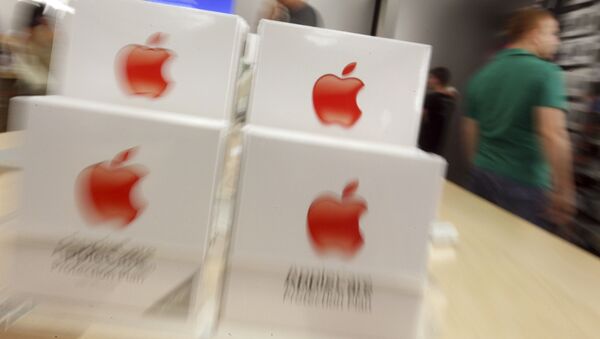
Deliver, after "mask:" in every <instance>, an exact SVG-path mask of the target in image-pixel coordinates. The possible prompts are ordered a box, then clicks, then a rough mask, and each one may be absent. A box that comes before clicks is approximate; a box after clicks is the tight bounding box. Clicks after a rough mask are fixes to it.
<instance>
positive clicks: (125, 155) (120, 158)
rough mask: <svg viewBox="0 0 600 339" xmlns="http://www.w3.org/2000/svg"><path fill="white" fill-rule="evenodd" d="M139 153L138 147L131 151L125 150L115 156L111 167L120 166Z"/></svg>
mask: <svg viewBox="0 0 600 339" xmlns="http://www.w3.org/2000/svg"><path fill="white" fill-rule="evenodd" d="M136 151H137V147H132V148H130V149H127V150H124V151H123V152H121V153H119V154H117V155H115V156H114V158H113V159H112V161H111V162H110V165H111V167H115V166H119V165H121V164H122V163H124V162H125V161H127V160H128V159H129V158H130V157H131V156H133V154H134V153H135V152H136Z"/></svg>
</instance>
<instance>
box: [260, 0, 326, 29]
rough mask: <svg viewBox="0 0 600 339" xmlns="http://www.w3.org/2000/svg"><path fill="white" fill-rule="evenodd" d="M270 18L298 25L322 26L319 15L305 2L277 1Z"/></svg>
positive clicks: (298, 0)
mask: <svg viewBox="0 0 600 339" xmlns="http://www.w3.org/2000/svg"><path fill="white" fill-rule="evenodd" d="M269 18H270V19H271V20H277V21H285V22H289V23H292V24H298V25H305V26H313V27H319V26H322V25H321V24H320V21H321V20H320V16H319V13H318V12H317V10H315V9H314V8H313V7H312V6H311V5H309V4H308V3H306V1H305V0H277V1H276V4H275V5H274V6H273V9H272V11H271V14H270V16H269Z"/></svg>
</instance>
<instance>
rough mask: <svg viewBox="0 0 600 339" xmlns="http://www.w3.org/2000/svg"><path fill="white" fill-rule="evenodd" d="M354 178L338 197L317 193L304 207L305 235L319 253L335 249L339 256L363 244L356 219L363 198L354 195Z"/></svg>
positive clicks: (353, 252)
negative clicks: (308, 204)
mask: <svg viewBox="0 0 600 339" xmlns="http://www.w3.org/2000/svg"><path fill="white" fill-rule="evenodd" d="M358 184H359V183H358V180H353V181H351V182H349V183H348V184H347V185H346V187H345V188H344V190H343V192H342V196H341V200H340V199H339V198H338V197H336V196H335V195H333V194H330V193H325V194H322V195H320V196H319V197H317V198H316V199H315V200H314V201H313V202H312V204H311V205H310V207H309V209H308V213H307V216H306V224H307V229H308V236H309V238H310V241H311V244H312V245H313V248H314V249H315V251H316V252H317V253H318V254H320V255H323V254H326V253H328V252H337V253H338V254H341V255H342V256H343V257H346V258H351V257H353V256H355V255H356V254H357V253H358V251H359V250H360V249H361V248H362V246H363V244H364V240H363V236H362V234H361V232H360V225H359V220H360V217H361V215H362V214H363V213H364V212H366V211H367V204H366V202H365V201H364V200H363V199H362V198H360V197H356V196H355V194H356V191H357V190H358Z"/></svg>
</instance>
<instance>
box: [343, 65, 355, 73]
mask: <svg viewBox="0 0 600 339" xmlns="http://www.w3.org/2000/svg"><path fill="white" fill-rule="evenodd" d="M355 68H356V62H351V63H349V64H348V65H346V67H344V70H343V71H342V75H349V74H350V73H352V72H354V69H355Z"/></svg>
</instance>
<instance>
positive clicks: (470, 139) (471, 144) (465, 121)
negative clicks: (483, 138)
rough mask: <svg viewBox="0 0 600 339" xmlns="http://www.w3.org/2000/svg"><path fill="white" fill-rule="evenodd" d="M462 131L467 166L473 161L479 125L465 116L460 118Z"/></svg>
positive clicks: (477, 141)
mask: <svg viewBox="0 0 600 339" xmlns="http://www.w3.org/2000/svg"><path fill="white" fill-rule="evenodd" d="M462 131H463V136H464V144H465V152H466V155H467V159H468V160H469V164H472V163H473V161H474V160H475V153H477V144H478V143H479V125H478V124H477V121H475V120H474V119H472V118H469V117H466V116H465V117H463V118H462Z"/></svg>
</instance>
